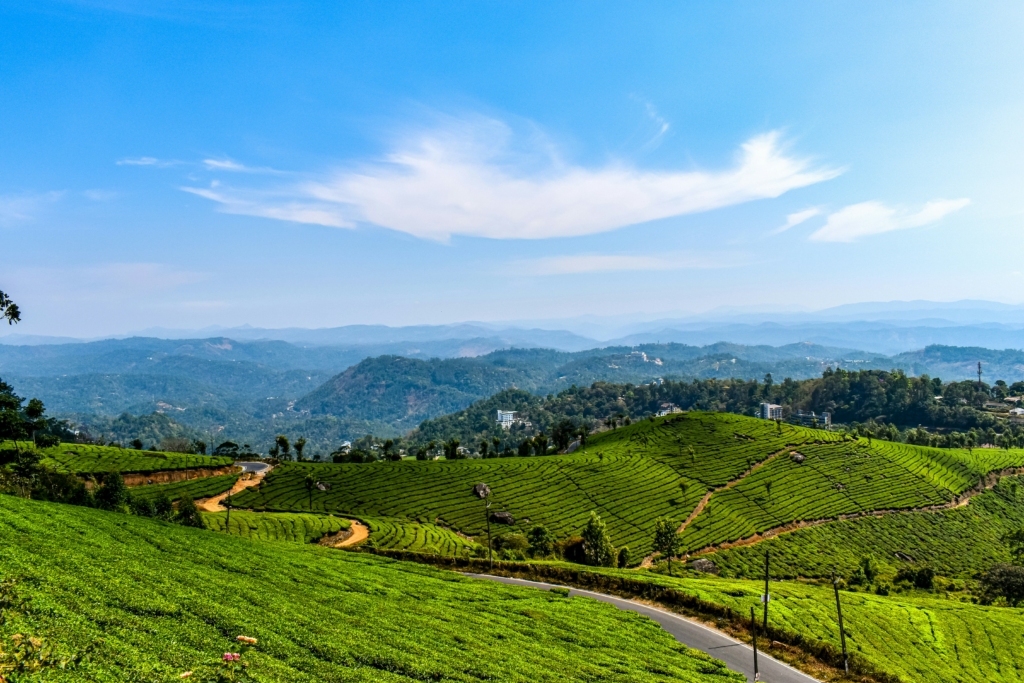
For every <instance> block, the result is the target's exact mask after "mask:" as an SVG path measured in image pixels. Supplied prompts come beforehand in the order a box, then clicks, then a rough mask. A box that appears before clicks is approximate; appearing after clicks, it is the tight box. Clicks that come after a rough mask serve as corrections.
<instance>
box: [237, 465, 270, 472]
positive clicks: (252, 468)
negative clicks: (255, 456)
mask: <svg viewBox="0 0 1024 683" xmlns="http://www.w3.org/2000/svg"><path fill="white" fill-rule="evenodd" d="M235 464H236V465H238V466H239V467H241V468H242V471H243V472H255V473H256V474H259V473H260V472H266V471H267V470H269V469H270V465H268V464H267V463H265V462H236V463H235Z"/></svg>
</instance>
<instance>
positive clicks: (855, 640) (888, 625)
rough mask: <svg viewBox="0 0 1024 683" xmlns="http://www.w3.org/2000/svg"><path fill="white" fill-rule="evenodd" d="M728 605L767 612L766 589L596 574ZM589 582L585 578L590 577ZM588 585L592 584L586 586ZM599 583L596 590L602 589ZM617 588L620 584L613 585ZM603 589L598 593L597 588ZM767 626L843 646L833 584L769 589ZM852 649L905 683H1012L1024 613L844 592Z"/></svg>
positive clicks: (930, 597)
mask: <svg viewBox="0 0 1024 683" xmlns="http://www.w3.org/2000/svg"><path fill="white" fill-rule="evenodd" d="M587 572H588V573H589V572H594V573H597V574H600V575H603V576H607V577H621V578H624V579H627V580H629V581H640V582H643V583H646V584H650V585H653V586H661V587H665V588H672V589H675V590H678V591H680V592H681V593H684V594H686V595H690V596H695V597H697V598H700V599H702V600H706V601H708V602H709V603H711V604H713V605H724V606H726V607H730V608H732V609H734V610H736V612H737V613H739V614H741V615H746V614H749V613H750V608H751V607H752V606H754V607H757V609H758V614H759V615H760V614H761V602H760V597H761V595H762V594H763V593H764V584H763V583H762V582H760V581H757V580H738V579H725V578H717V577H706V576H703V575H697V576H689V577H686V578H679V577H677V578H671V577H668V576H664V575H660V574H655V573H653V572H648V571H623V570H615V569H593V570H587ZM584 578H585V577H584ZM584 583H589V582H584ZM601 583H602V582H601V581H598V582H597V583H596V585H595V588H597V587H598V586H600V585H601ZM608 585H614V584H608ZM598 589H600V588H598ZM770 592H771V597H772V599H771V604H770V610H769V623H770V625H772V626H773V627H781V628H783V629H786V630H788V631H790V632H793V633H796V634H799V635H801V636H803V638H806V639H807V640H808V641H810V642H813V641H816V640H819V639H820V640H824V641H825V642H827V643H829V644H831V645H832V646H833V647H834V648H835V649H836V650H837V651H838V650H839V646H840V639H839V628H838V623H837V619H836V605H835V596H834V593H833V590H832V587H831V586H830V585H816V584H810V583H803V582H792V581H776V582H772V584H771V586H770ZM841 599H842V605H843V621H844V627H845V630H846V640H847V647H848V649H849V652H851V653H852V654H854V655H855V656H859V657H862V658H863V659H864V660H865V661H867V662H868V663H869V664H870V665H871V666H873V667H874V668H876V669H877V670H880V671H883V672H886V673H888V674H891V675H896V676H899V677H900V680H902V681H905V682H906V683H977V682H979V681H986V682H987V683H1003V682H1005V683H1011V682H1014V683H1016V682H1018V681H1021V680H1024V664H1022V662H1024V642H1022V641H1021V639H1020V638H1019V637H1018V636H1019V633H1020V628H1021V624H1024V609H1019V608H1017V609H1012V608H1008V607H986V606H983V605H975V604H972V603H970V602H961V601H960V596H959V595H957V594H955V593H952V594H948V595H947V594H946V593H945V592H944V591H934V592H930V591H917V590H910V591H906V592H904V593H901V594H891V595H889V596H880V595H874V594H871V593H866V592H850V591H842V592H841Z"/></svg>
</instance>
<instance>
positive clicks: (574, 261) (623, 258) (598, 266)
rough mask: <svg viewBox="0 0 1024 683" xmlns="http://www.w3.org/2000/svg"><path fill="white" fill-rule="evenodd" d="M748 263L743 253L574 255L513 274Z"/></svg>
mask: <svg viewBox="0 0 1024 683" xmlns="http://www.w3.org/2000/svg"><path fill="white" fill-rule="evenodd" d="M747 263H749V258H748V257H747V256H746V255H745V254H698V253H691V252H674V253H667V254H657V255H650V254H573V255H568V256H548V257H544V258H539V259H531V260H527V261H519V262H517V263H516V264H515V268H514V272H516V273H520V274H526V275H576V274H581V273H610V272H616V271H657V270H693V269H712V268H732V267H736V266H741V265H745V264H747Z"/></svg>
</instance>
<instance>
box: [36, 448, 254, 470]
mask: <svg viewBox="0 0 1024 683" xmlns="http://www.w3.org/2000/svg"><path fill="white" fill-rule="evenodd" d="M40 452H41V453H42V454H43V464H44V465H48V466H50V467H53V468H54V469H56V470H58V471H61V472H71V473H73V474H101V473H105V472H123V473H130V472H132V473H143V472H160V471H163V470H183V469H186V468H191V469H194V468H196V467H225V466H228V465H233V464H234V461H233V460H232V459H231V458H223V457H213V456H205V455H191V454H186V453H160V452H156V451H136V450H133V449H130V448H117V447H114V446H94V445H90V444H68V443H63V444H60V445H59V446H54V447H52V448H44V449H40Z"/></svg>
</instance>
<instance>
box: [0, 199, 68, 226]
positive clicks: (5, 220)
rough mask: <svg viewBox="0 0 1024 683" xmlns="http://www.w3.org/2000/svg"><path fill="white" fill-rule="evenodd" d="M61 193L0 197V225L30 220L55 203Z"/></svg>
mask: <svg viewBox="0 0 1024 683" xmlns="http://www.w3.org/2000/svg"><path fill="white" fill-rule="evenodd" d="M63 194H64V193H63V192H56V191H54V192H43V193H41V194H21V195H0V225H8V224H11V223H17V222H20V221H27V220H32V219H33V218H35V217H36V215H37V214H38V213H39V212H40V211H41V210H42V209H43V208H44V207H45V206H46V205H47V204H52V203H53V202H55V201H57V200H58V199H60V198H61V196H62V195H63Z"/></svg>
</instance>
